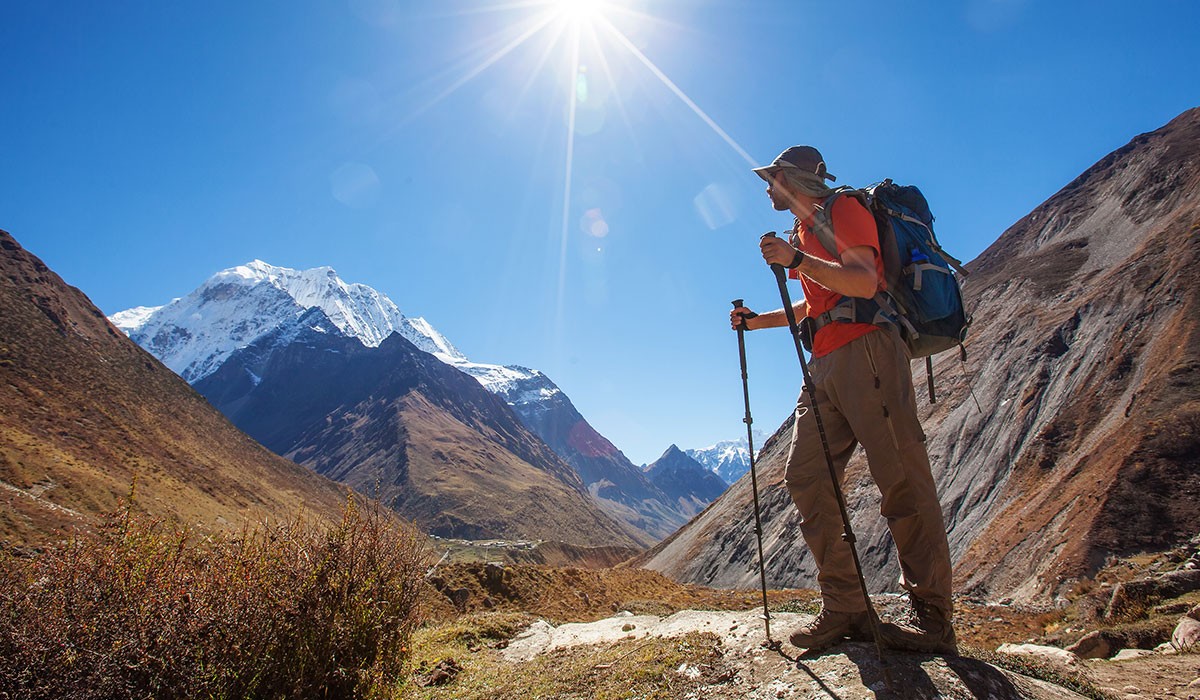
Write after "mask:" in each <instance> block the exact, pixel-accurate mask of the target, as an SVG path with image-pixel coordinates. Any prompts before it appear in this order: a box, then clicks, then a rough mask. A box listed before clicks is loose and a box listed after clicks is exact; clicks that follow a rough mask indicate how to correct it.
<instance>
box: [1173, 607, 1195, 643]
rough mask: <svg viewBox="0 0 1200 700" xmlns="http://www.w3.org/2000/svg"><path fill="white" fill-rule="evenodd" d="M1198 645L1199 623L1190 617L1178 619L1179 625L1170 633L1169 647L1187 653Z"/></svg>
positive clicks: (1189, 614) (1189, 615)
mask: <svg viewBox="0 0 1200 700" xmlns="http://www.w3.org/2000/svg"><path fill="white" fill-rule="evenodd" d="M1197 645H1200V621H1198V620H1196V619H1194V618H1192V617H1191V613H1188V617H1181V618H1179V624H1178V625H1176V626H1175V631H1174V632H1172V633H1171V646H1173V647H1175V648H1176V649H1178V650H1179V651H1188V650H1190V649H1194V648H1196V647H1197Z"/></svg>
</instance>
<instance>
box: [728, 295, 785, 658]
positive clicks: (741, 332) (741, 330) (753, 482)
mask: <svg viewBox="0 0 1200 700" xmlns="http://www.w3.org/2000/svg"><path fill="white" fill-rule="evenodd" d="M741 306H742V300H741V299H735V300H734V301H733V308H735V309H736V308H739V307H741ZM737 340H738V359H739V360H741V362H742V397H743V398H744V399H745V403H746V417H745V418H743V419H742V422H743V423H745V424H746V444H747V445H748V446H749V449H750V488H751V489H752V490H753V491H754V534H755V536H757V537H758V580H759V581H760V582H761V583H762V600H763V626H764V627H765V628H766V630H767V641H766V642H764V643H763V646H764V647H766V648H768V649H773V650H776V651H778V650H779V649H780V647H782V646H783V643H782V642H779V641H776V640H774V639H771V609H770V608H769V607H767V569H766V564H765V563H764V560H763V545H762V532H763V531H762V517H761V516H760V515H759V514H758V474H757V472H756V470H755V469H754V430H753V428H752V427H751V426H753V425H754V419H753V418H752V417H751V416H750V380H749V377H748V375H747V374H746V319H742V322H741V323H739V324H738V327H737Z"/></svg>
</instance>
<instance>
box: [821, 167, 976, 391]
mask: <svg viewBox="0 0 1200 700" xmlns="http://www.w3.org/2000/svg"><path fill="white" fill-rule="evenodd" d="M843 196H850V197H854V198H856V199H858V200H859V201H860V202H862V204H863V206H865V207H866V208H867V211H869V212H871V213H872V214H873V215H874V217H875V225H876V229H877V230H878V233H879V252H880V255H881V256H882V258H883V269H884V278H885V281H886V283H887V289H886V291H883V292H880V293H878V294H876V295H875V298H874V299H856V298H853V297H844V298H843V299H842V300H841V301H840V302H838V304H837V306H835V307H834V308H833V309H830V310H829V311H828V312H826V313H824V314H821V316H820V317H818V318H816V319H814V320H813V322H812V328H811V331H810V332H811V333H816V330H817V329H818V328H820V327H821V326H823V325H825V324H827V323H830V322H835V321H843V322H856V323H874V324H876V325H884V324H889V323H890V324H893V325H896V326H897V327H898V328H899V330H900V337H901V338H902V339H903V340H904V343H905V345H906V346H907V347H908V351H909V356H910V357H912V358H918V357H924V358H925V368H926V376H927V377H928V384H929V400H930V402H931V403H934V402H936V401H937V399H936V398H935V396H934V393H933V360H932V356H933V355H935V354H937V353H939V352H942V351H943V350H948V349H950V348H953V347H955V346H958V348H959V351H960V352H961V354H962V359H963V360H964V361H965V360H966V349H965V348H964V347H963V341H964V340H965V339H966V336H967V328H968V327H969V326H970V325H971V318H970V316H968V315H967V313H966V309H965V308H964V307H963V300H962V289H961V287H960V286H959V279H960V278H962V277H966V276H967V271H966V270H965V269H964V268H963V266H962V263H961V262H959V261H958V260H957V259H955V258H954V257H953V256H951V255H950V254H948V253H947V252H946V251H944V250H942V247H941V245H939V244H938V242H937V238H936V237H935V236H934V235H933V214H932V213H931V212H930V211H929V203H928V202H927V201H926V200H925V195H923V194H921V190H919V189H917V187H916V186H914V185H905V186H900V185H896V184H895V183H893V182H892V181H891V180H884V181H883V182H880V183H877V184H874V185H871V186H870V187H868V188H866V189H865V190H858V189H854V188H852V187H839V188H837V189H836V190H834V192H833V194H831V195H829V196H828V197H826V198H825V201H824V202H823V203H822V208H821V209H819V210H817V214H816V216H815V217H814V219H813V233H814V234H815V235H816V236H817V239H818V240H819V241H820V242H821V245H823V246H824V247H825V249H826V250H827V251H829V252H830V254H831V255H833V256H834V257H837V244H836V243H835V241H834V234H833V222H832V220H831V217H832V211H833V204H834V202H836V201H837V199H838V198H839V197H843Z"/></svg>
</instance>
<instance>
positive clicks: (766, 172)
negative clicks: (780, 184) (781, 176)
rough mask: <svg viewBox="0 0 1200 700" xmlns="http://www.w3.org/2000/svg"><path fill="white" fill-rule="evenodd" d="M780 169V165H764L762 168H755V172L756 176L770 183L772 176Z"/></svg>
mask: <svg viewBox="0 0 1200 700" xmlns="http://www.w3.org/2000/svg"><path fill="white" fill-rule="evenodd" d="M779 169H780V168H779V166H778V165H764V166H762V167H761V168H754V169H753V172H754V174H755V175H758V176H759V177H761V178H762V179H763V181H764V182H767V183H770V182H771V175H772V174H774V173H775V172H776V171H777V170H779Z"/></svg>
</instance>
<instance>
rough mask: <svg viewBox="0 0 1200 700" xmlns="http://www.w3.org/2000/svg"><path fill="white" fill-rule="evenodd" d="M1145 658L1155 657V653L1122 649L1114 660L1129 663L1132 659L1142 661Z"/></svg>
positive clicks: (1145, 650) (1144, 650) (1147, 650)
mask: <svg viewBox="0 0 1200 700" xmlns="http://www.w3.org/2000/svg"><path fill="white" fill-rule="evenodd" d="M1143 656H1154V652H1152V651H1150V650H1149V649H1122V650H1121V651H1118V652H1117V654H1116V656H1114V657H1112V660H1113V661H1128V660H1130V659H1140V658H1141V657H1143Z"/></svg>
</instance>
